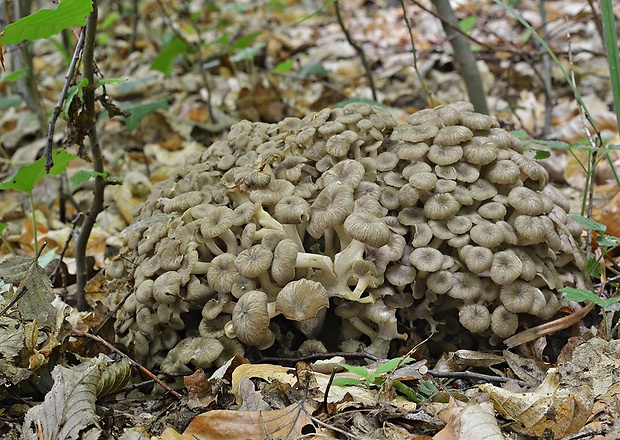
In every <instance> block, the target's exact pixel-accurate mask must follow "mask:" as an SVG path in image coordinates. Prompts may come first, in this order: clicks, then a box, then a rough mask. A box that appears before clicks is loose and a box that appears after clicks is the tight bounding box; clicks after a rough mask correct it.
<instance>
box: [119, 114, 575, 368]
mask: <svg viewBox="0 0 620 440" xmlns="http://www.w3.org/2000/svg"><path fill="white" fill-rule="evenodd" d="M568 208H569V204H568V202H567V201H566V200H565V199H564V198H563V197H562V195H561V194H560V192H559V191H558V190H557V189H555V188H553V187H552V186H550V185H548V175H547V173H546V171H545V170H544V168H542V167H541V166H540V165H539V164H538V163H536V162H535V161H533V160H532V159H531V158H529V157H528V156H526V155H524V153H523V147H522V146H521V143H520V142H519V141H518V139H516V138H515V137H513V136H512V135H510V134H509V133H507V132H505V131H504V130H502V129H500V128H498V124H497V122H496V121H495V120H494V119H492V118H490V117H489V116H484V115H479V114H477V113H474V112H473V107H472V106H471V105H470V104H468V103H455V104H450V105H446V106H440V107H437V108H435V109H428V110H422V111H419V112H417V113H415V114H413V115H411V116H410V117H409V118H408V120H407V122H399V121H397V120H396V119H395V118H394V117H393V116H392V115H391V114H390V112H389V111H388V110H386V109H384V108H380V107H373V106H371V105H369V104H365V103H351V104H348V105H346V106H345V107H344V108H341V109H325V110H322V111H320V112H318V113H313V114H310V115H308V116H306V117H304V118H303V119H298V118H287V119H285V120H283V121H281V122H279V123H277V124H265V123H251V122H247V121H242V122H240V123H238V124H235V125H233V126H232V127H231V129H230V132H229V134H228V137H227V138H226V139H225V140H222V141H218V142H215V143H214V144H212V145H211V146H209V147H208V148H207V149H206V150H205V151H204V152H203V153H194V154H193V155H192V156H190V158H189V159H188V162H187V163H186V164H185V165H184V166H183V167H182V168H180V169H178V170H176V171H175V172H173V173H172V175H171V177H170V179H168V180H165V181H162V182H159V183H157V184H155V185H154V186H153V189H152V193H151V196H150V197H149V198H148V199H147V201H146V203H145V204H144V205H143V206H142V207H141V208H140V210H139V211H138V214H137V217H136V218H135V220H134V223H133V224H132V225H131V226H130V227H128V228H127V230H126V231H124V232H123V233H122V234H121V239H122V240H123V243H124V247H123V248H122V249H121V251H120V254H121V255H120V256H121V257H122V258H118V259H116V260H115V261H114V264H112V265H111V266H110V269H109V270H108V274H109V275H110V276H111V277H114V278H121V279H122V278H127V280H128V281H129V282H130V284H132V285H133V286H134V293H132V294H131V296H130V297H129V298H128V299H127V301H126V303H125V304H124V306H123V307H121V309H120V311H119V314H118V320H117V328H118V331H119V335H120V336H119V340H120V341H122V342H123V343H125V344H127V345H131V346H132V347H133V348H134V350H135V353H136V355H137V357H138V358H139V359H140V360H142V361H145V362H146V365H148V366H151V367H152V366H161V367H162V368H163V369H165V370H166V371H184V370H185V369H186V368H187V367H188V366H190V364H191V365H193V366H208V365H212V364H213V365H218V364H221V363H222V362H223V361H225V360H223V359H224V358H225V357H226V356H228V355H229V354H230V353H239V352H240V351H241V350H243V348H246V349H247V348H249V347H257V348H258V349H260V350H267V349H269V350H275V351H276V352H282V353H293V352H295V351H296V350H298V349H299V350H300V351H304V350H307V348H306V347H305V346H304V347H303V349H302V347H299V344H301V342H302V341H304V340H306V339H311V340H313V341H316V342H318V343H320V344H322V345H319V346H318V347H319V349H321V350H322V349H323V348H325V349H328V350H337V349H344V348H350V347H355V348H354V349H357V348H359V347H362V348H365V349H366V350H368V351H370V352H371V353H373V354H375V355H378V356H387V355H388V351H389V350H390V346H391V345H393V344H396V343H398V342H399V341H402V340H404V339H407V337H408V335H410V334H411V333H413V332H414V331H416V332H417V331H418V330H421V331H424V330H428V331H434V332H437V334H444V335H454V334H455V333H457V330H455V327H458V326H459V325H461V326H462V327H464V328H465V329H467V330H468V331H469V332H471V333H474V334H480V335H481V336H480V337H483V338H486V339H487V340H491V341H493V340H495V341H498V340H501V339H503V338H506V337H509V336H511V335H512V334H514V333H515V332H516V331H517V330H518V328H519V326H520V325H522V324H523V320H525V319H527V320H528V321H536V320H539V321H541V320H546V319H550V318H551V317H552V316H553V315H554V314H555V313H556V311H557V310H558V309H559V307H560V305H561V301H562V298H561V296H560V294H559V293H557V290H558V289H559V288H561V287H563V286H564V285H571V284H573V285H578V286H579V285H584V283H587V277H585V276H584V275H583V272H582V271H583V269H584V265H585V258H584V257H583V255H582V253H581V251H580V247H579V246H580V244H581V237H580V233H581V230H580V228H579V225H577V224H576V223H575V222H573V221H572V220H571V219H570V217H569V216H568V215H567V213H568ZM459 323H460V324H459ZM529 324H531V322H528V325H529ZM448 327H449V328H448ZM407 329H409V330H407ZM202 343H204V344H207V345H208V346H209V347H210V348H211V351H210V352H209V353H208V354H200V353H197V351H196V350H197V347H198V346H199V345H200V344H202ZM294 344H297V345H294ZM321 347H322V348H321ZM164 367H165V368H164Z"/></svg>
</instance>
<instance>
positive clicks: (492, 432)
mask: <svg viewBox="0 0 620 440" xmlns="http://www.w3.org/2000/svg"><path fill="white" fill-rule="evenodd" d="M438 416H439V418H440V419H441V420H443V421H444V422H445V423H446V426H445V427H444V428H443V429H442V430H441V431H439V432H438V433H437V434H436V435H435V436H434V437H433V440H478V439H481V438H483V439H485V440H503V438H504V436H503V435H502V432H501V431H500V429H499V426H498V424H497V420H496V419H495V412H494V411H493V407H492V405H491V404H490V403H488V402H485V403H481V404H474V403H468V404H463V403H460V402H458V401H457V400H455V399H451V400H450V404H449V405H448V407H447V408H446V409H444V410H443V411H441V412H440V413H439V414H438Z"/></svg>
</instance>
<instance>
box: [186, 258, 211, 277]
mask: <svg viewBox="0 0 620 440" xmlns="http://www.w3.org/2000/svg"><path fill="white" fill-rule="evenodd" d="M209 266H211V263H205V262H204V261H197V262H196V263H194V267H193V268H192V270H191V272H190V273H191V274H192V275H204V274H206V273H207V271H208V270H209Z"/></svg>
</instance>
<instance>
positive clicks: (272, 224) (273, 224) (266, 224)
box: [254, 205, 284, 232]
mask: <svg viewBox="0 0 620 440" xmlns="http://www.w3.org/2000/svg"><path fill="white" fill-rule="evenodd" d="M254 217H255V218H256V220H258V222H259V223H260V225H261V226H262V227H263V228H269V229H275V230H277V231H282V232H284V228H283V227H282V225H281V224H280V222H279V221H277V220H276V219H275V218H273V217H272V216H271V214H269V213H268V212H267V211H265V210H264V209H263V206H262V205H258V207H257V208H256V211H255V212H254Z"/></svg>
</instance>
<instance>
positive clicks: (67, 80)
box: [45, 30, 86, 173]
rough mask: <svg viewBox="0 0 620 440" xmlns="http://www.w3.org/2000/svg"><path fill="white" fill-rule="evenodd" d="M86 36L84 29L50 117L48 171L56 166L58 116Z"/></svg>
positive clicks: (46, 165)
mask: <svg viewBox="0 0 620 440" xmlns="http://www.w3.org/2000/svg"><path fill="white" fill-rule="evenodd" d="M85 36H86V32H85V31H84V30H82V33H81V34H80V39H79V40H78V42H77V44H76V46H75V50H74V51H73V58H72V59H71V64H70V65H69V70H67V74H66V75H65V83H64V85H63V86H62V93H61V94H60V98H59V99H58V103H57V104H56V107H54V112H53V113H52V117H51V118H50V124H49V129H48V132H47V143H46V145H45V170H46V171H47V172H48V173H49V172H50V169H51V168H52V167H53V166H54V160H53V159H52V149H53V148H54V146H53V143H54V131H55V130H56V121H57V120H58V116H60V112H62V106H63V103H64V102H65V99H67V93H68V91H69V87H70V85H71V82H72V81H73V75H74V73H75V66H76V65H77V62H78V60H79V59H80V54H81V52H82V47H83V46H84V38H85Z"/></svg>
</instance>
